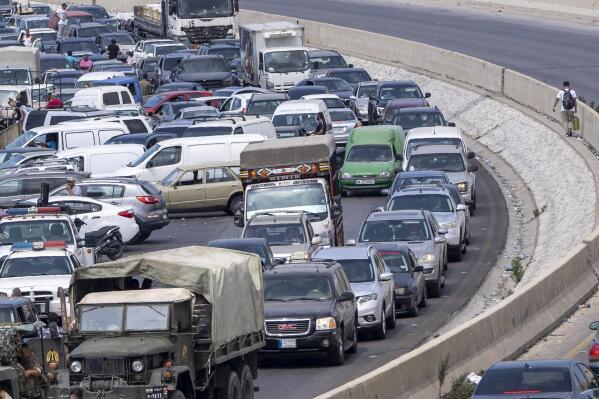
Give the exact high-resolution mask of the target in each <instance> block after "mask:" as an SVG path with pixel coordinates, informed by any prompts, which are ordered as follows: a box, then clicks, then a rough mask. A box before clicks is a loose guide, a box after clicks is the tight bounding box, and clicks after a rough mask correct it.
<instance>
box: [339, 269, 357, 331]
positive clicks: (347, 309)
mask: <svg viewBox="0 0 599 399" xmlns="http://www.w3.org/2000/svg"><path fill="white" fill-rule="evenodd" d="M334 276H335V278H334V280H335V291H336V294H337V296H339V295H341V294H342V293H344V292H352V290H351V286H350V283H349V280H348V279H347V275H346V274H345V272H343V269H341V268H339V269H337V271H336V272H335V274H334ZM337 303H338V306H339V308H340V312H341V314H342V316H343V320H345V325H346V326H347V325H351V324H352V323H353V324H357V320H356V315H357V311H356V301H355V299H354V300H353V301H344V302H337ZM351 333H352V331H351V330H350V329H349V328H347V329H346V331H345V335H346V337H345V338H346V339H347V337H349V336H350V334H351Z"/></svg>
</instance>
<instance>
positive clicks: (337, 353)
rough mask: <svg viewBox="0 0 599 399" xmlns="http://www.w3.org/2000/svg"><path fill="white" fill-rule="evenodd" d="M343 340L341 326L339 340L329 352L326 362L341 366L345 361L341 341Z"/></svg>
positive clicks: (343, 335)
mask: <svg viewBox="0 0 599 399" xmlns="http://www.w3.org/2000/svg"><path fill="white" fill-rule="evenodd" d="M344 340H345V334H344V332H343V328H342V329H341V330H340V332H339V342H337V345H335V347H333V348H332V351H331V352H329V355H328V359H327V360H328V362H329V364H331V365H333V366H341V365H342V364H343V363H344V362H345V348H344V347H343V341H344Z"/></svg>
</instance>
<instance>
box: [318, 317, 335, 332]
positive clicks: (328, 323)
mask: <svg viewBox="0 0 599 399" xmlns="http://www.w3.org/2000/svg"><path fill="white" fill-rule="evenodd" d="M336 328H337V322H336V321H335V318H334V317H322V318H320V319H316V330H334V329H336Z"/></svg>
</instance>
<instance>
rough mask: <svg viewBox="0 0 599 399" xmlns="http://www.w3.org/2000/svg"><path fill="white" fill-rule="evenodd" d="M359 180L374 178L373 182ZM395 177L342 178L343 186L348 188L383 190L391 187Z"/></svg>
mask: <svg viewBox="0 0 599 399" xmlns="http://www.w3.org/2000/svg"><path fill="white" fill-rule="evenodd" d="M358 180H374V183H373V184H358V183H357V181H358ZM391 183H393V178H386V179H380V178H374V179H372V178H370V179H369V178H365V179H341V187H343V188H344V189H346V190H364V191H366V190H382V189H384V188H389V187H391Z"/></svg>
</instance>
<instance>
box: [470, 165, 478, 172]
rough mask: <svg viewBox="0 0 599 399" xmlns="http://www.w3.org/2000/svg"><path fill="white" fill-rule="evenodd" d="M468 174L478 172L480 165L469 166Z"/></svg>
mask: <svg viewBox="0 0 599 399" xmlns="http://www.w3.org/2000/svg"><path fill="white" fill-rule="evenodd" d="M468 172H478V165H468Z"/></svg>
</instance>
